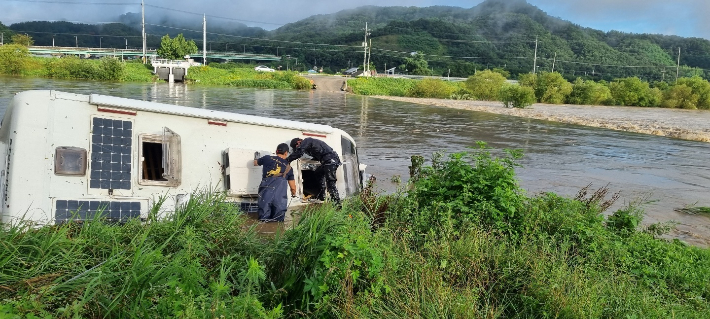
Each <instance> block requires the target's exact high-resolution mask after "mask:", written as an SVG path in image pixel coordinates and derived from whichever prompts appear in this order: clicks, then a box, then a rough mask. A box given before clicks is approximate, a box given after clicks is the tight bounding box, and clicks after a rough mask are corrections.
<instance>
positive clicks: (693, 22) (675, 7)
mask: <svg viewBox="0 0 710 319" xmlns="http://www.w3.org/2000/svg"><path fill="white" fill-rule="evenodd" d="M47 1H48V2H51V1H54V0H47ZM78 1H90V0H78ZM93 1H95V2H100V3H107V2H114V3H126V2H127V1H126V0H93ZM57 2H60V1H58V0H57ZM481 2H482V1H481V0H473V1H471V0H469V1H462V0H444V1H441V0H440V1H436V0H415V1H411V0H410V1H406V0H360V1H357V2H342V1H332V0H310V1H304V0H288V1H287V0H262V1H240V2H231V1H221V0H220V1H216V0H202V1H185V0H147V1H146V4H147V5H148V6H147V7H146V16H148V17H150V16H151V15H153V16H156V15H157V16H164V15H166V14H173V15H177V16H178V17H179V19H181V20H195V21H198V22H201V17H200V16H199V15H196V14H185V13H179V12H176V11H171V10H166V9H163V8H170V9H174V10H179V11H188V12H194V13H198V14H202V13H205V14H207V15H212V16H220V17H228V18H232V19H237V20H240V21H241V22H243V23H245V24H247V25H249V26H257V27H262V28H265V29H268V30H270V29H275V28H278V27H279V26H280V25H284V24H287V23H291V22H295V21H298V20H301V19H304V18H307V17H309V16H312V15H317V14H329V13H334V12H337V11H340V10H344V9H351V8H355V7H359V6H364V5H377V6H419V7H427V6H433V5H449V6H458V7H464V8H470V7H473V6H475V5H477V4H479V3H481ZM528 2H529V3H531V4H533V5H536V6H538V7H539V8H540V9H542V10H543V11H545V12H548V13H549V14H551V15H553V16H557V17H560V18H562V19H564V20H569V21H571V22H573V23H576V24H579V25H582V26H585V27H591V28H595V29H600V30H604V31H609V30H619V31H624V32H634V33H660V34H677V35H681V36H695V37H704V38H707V39H710V23H707V22H706V21H705V17H708V16H710V1H708V0H676V1H668V0H596V1H589V0H528ZM157 7H162V8H157ZM140 10H141V8H140V4H138V3H136V4H135V5H105V4H104V5H99V4H96V5H88V4H85V5H77V4H68V3H66V2H65V3H47V2H41V3H40V2H36V3H32V2H22V1H12V0H11V1H6V2H5V3H4V4H3V10H2V11H1V12H0V21H2V22H3V23H4V24H12V23H16V22H22V21H36V20H49V21H57V20H63V21H72V22H81V23H97V22H114V21H117V20H118V16H119V15H121V14H123V13H126V12H140ZM212 20H217V19H215V18H212ZM208 25H209V21H208Z"/></svg>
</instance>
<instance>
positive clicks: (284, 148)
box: [276, 143, 288, 154]
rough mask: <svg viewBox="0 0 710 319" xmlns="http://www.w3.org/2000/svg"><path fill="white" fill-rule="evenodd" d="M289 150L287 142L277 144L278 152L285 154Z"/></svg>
mask: <svg viewBox="0 0 710 319" xmlns="http://www.w3.org/2000/svg"><path fill="white" fill-rule="evenodd" d="M286 152H288V145H286V143H281V144H279V146H276V154H284V153H286Z"/></svg>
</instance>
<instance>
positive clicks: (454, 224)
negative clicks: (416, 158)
mask: <svg viewBox="0 0 710 319" xmlns="http://www.w3.org/2000/svg"><path fill="white" fill-rule="evenodd" d="M478 145H479V146H478V148H477V149H474V150H472V151H471V152H466V153H455V154H451V155H449V157H448V159H444V157H443V155H441V154H439V155H437V156H435V157H434V158H432V165H431V166H429V167H424V168H422V170H421V173H420V174H419V176H418V178H417V179H416V181H415V182H414V185H413V189H412V190H411V191H410V192H409V198H410V200H411V203H412V206H411V207H410V208H409V210H408V211H407V213H405V215H404V216H402V217H400V220H411V223H412V227H413V228H414V231H415V233H417V234H429V233H433V234H434V235H436V236H440V235H441V233H442V232H446V231H453V230H455V229H460V228H461V227H467V226H468V225H481V226H484V227H485V228H487V229H490V230H495V231H499V232H501V233H506V234H517V233H519V232H520V231H521V229H520V226H521V225H520V223H519V222H520V221H521V220H522V215H521V214H520V208H521V206H520V205H521V204H522V202H523V198H524V196H523V191H522V189H521V188H520V187H519V186H518V182H517V180H516V179H515V170H514V168H515V167H516V166H518V164H517V163H516V160H517V159H519V158H520V157H521V156H522V155H521V154H520V153H519V152H517V151H506V152H507V157H503V158H495V157H493V156H492V155H491V153H490V151H489V150H488V148H487V147H486V145H485V143H482V142H479V144H478ZM447 223H448V224H447Z"/></svg>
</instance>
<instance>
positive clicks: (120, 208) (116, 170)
mask: <svg viewBox="0 0 710 319" xmlns="http://www.w3.org/2000/svg"><path fill="white" fill-rule="evenodd" d="M294 137H301V138H306V137H313V138H319V139H322V140H323V141H325V142H326V143H327V144H328V145H330V146H331V147H332V148H333V149H334V150H335V151H336V152H338V154H339V155H340V157H341V160H342V162H343V165H342V166H340V168H338V171H337V177H338V189H339V192H340V193H341V196H343V195H344V196H348V195H352V194H353V193H355V192H357V191H358V190H359V189H360V187H361V183H362V175H363V171H361V165H360V164H359V162H358V157H357V149H356V147H355V142H354V141H353V139H352V137H350V136H349V135H348V134H347V133H345V132H343V131H342V130H339V129H336V128H333V127H330V126H327V125H318V124H310V123H303V122H296V121H288V120H280V119H272V118H266V117H259V116H250V115H243V114H236V113H229V112H219V111H211V110H206V109H197V108H190V107H182V106H175V105H168V104H160V103H153V102H146V101H139V100H131V99H125V98H118V97H112V96H105V95H96V94H92V95H80V94H72V93H65V92H58V91H48V90H43V91H26V92H22V93H18V94H17V95H15V97H14V98H13V99H12V102H11V103H10V105H9V106H8V108H7V111H6V112H5V116H4V118H3V120H2V126H0V168H1V171H0V194H1V195H2V197H1V198H0V204H1V205H2V206H1V207H2V209H1V210H0V211H1V212H2V222H3V223H8V222H11V221H13V220H15V219H26V220H32V221H36V222H38V223H39V224H50V223H62V222H65V221H66V220H68V219H79V220H87V219H92V218H94V216H95V214H96V213H97V212H101V213H102V216H104V217H106V218H110V219H113V220H126V219H129V218H136V217H141V218H145V217H147V214H148V211H149V209H150V208H151V206H152V205H153V203H154V201H156V200H157V199H158V198H160V197H161V196H162V197H166V198H167V199H166V201H165V203H164V204H163V206H162V209H163V211H170V210H173V209H174V207H176V205H180V204H181V202H183V201H185V200H186V199H187V198H188V196H189V195H190V194H191V193H192V192H194V191H195V190H197V189H212V190H215V189H216V190H219V191H224V192H225V193H226V194H227V200H228V201H230V202H234V203H235V205H240V207H241V208H242V209H243V210H245V211H248V212H253V211H255V210H256V199H257V198H256V197H257V195H258V185H259V182H260V181H261V168H260V167H255V166H254V165H253V160H254V157H255V156H260V155H266V154H271V153H272V152H273V151H274V150H275V149H276V146H277V145H278V144H279V143H288V142H289V141H290V140H291V139H292V138H294ZM256 153H258V154H256ZM292 165H293V167H294V174H295V178H296V184H297V189H298V195H299V196H300V197H301V198H303V197H307V196H308V195H312V194H314V193H316V192H317V191H319V190H320V186H319V185H320V181H318V180H317V179H316V174H315V172H314V169H315V168H316V167H317V166H318V164H317V163H316V162H314V161H311V160H309V159H307V158H302V159H300V160H298V161H294V162H293V163H292ZM362 167H363V169H364V165H363V166H362ZM301 204H302V202H301V201H295V203H292V204H291V207H294V206H298V205H301Z"/></svg>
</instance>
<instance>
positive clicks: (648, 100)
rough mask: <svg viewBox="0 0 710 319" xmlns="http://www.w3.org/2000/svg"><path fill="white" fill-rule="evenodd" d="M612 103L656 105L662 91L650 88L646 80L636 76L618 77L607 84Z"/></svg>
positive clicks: (658, 103)
mask: <svg viewBox="0 0 710 319" xmlns="http://www.w3.org/2000/svg"><path fill="white" fill-rule="evenodd" d="M609 90H610V91H611V95H612V97H613V98H614V103H615V104H618V105H627V106H646V107H649V106H651V107H652V106H658V105H660V102H661V98H662V93H661V91H660V90H659V89H658V88H653V89H652V88H650V86H649V84H648V82H643V81H641V79H639V78H637V77H631V78H624V79H619V80H616V81H614V82H611V83H610V84H609Z"/></svg>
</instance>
